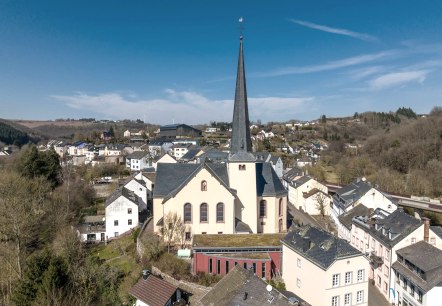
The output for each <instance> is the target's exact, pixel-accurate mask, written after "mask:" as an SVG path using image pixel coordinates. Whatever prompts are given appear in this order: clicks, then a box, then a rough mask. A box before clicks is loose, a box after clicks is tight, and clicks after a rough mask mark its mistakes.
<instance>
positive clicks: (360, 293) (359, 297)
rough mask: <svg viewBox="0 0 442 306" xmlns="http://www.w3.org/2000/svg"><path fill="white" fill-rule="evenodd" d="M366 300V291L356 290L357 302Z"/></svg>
mask: <svg viewBox="0 0 442 306" xmlns="http://www.w3.org/2000/svg"><path fill="white" fill-rule="evenodd" d="M363 301H364V291H362V290H361V291H358V292H356V303H362V302H363Z"/></svg>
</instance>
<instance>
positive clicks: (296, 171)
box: [282, 167, 304, 182]
mask: <svg viewBox="0 0 442 306" xmlns="http://www.w3.org/2000/svg"><path fill="white" fill-rule="evenodd" d="M298 176H304V171H303V170H302V169H300V168H298V167H293V168H292V169H290V170H289V171H287V172H286V173H284V175H283V176H282V178H283V179H284V180H286V181H288V182H291V181H292V180H293V179H294V178H296V177H298Z"/></svg>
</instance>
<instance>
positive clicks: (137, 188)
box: [123, 175, 148, 210]
mask: <svg viewBox="0 0 442 306" xmlns="http://www.w3.org/2000/svg"><path fill="white" fill-rule="evenodd" d="M123 187H124V188H126V189H128V190H130V191H132V192H133V193H134V194H135V195H136V196H137V197H138V198H139V199H141V200H142V201H143V203H141V206H142V208H144V207H146V205H147V199H148V191H147V186H146V182H145V181H144V180H143V179H142V178H140V177H139V175H136V176H135V177H131V178H129V179H127V180H126V181H125V182H124V184H123ZM142 210H143V209H142Z"/></svg>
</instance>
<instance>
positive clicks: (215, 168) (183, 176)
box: [153, 36, 287, 240]
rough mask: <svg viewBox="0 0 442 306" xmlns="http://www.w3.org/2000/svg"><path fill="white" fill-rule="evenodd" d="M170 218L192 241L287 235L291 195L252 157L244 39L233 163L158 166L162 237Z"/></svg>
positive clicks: (157, 213) (156, 210) (156, 217)
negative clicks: (205, 237) (181, 224)
mask: <svg viewBox="0 0 442 306" xmlns="http://www.w3.org/2000/svg"><path fill="white" fill-rule="evenodd" d="M169 213H176V214H177V215H178V216H179V217H180V218H181V219H182V220H183V222H184V224H186V233H185V237H186V240H191V239H192V237H193V235H196V234H245V233H253V234H256V233H281V232H285V231H286V228H287V191H286V190H285V188H284V187H283V185H282V183H281V181H280V180H279V178H278V175H277V174H276V172H275V170H274V169H273V168H272V165H271V164H270V163H267V162H263V160H258V159H257V158H256V156H255V155H254V154H253V153H252V141H251V138H250V123H249V112H248V103H247V90H246V77H245V69H244V54H243V38H242V36H241V37H240V44H239V56H238V68H237V79H236V90H235V101H234V110H233V122H232V138H231V143H230V153H229V155H228V158H227V160H225V161H222V162H219V161H218V162H211V161H210V160H207V159H206V160H204V161H202V162H201V163H199V164H184V163H176V164H158V167H157V176H156V185H155V190H154V195H153V222H154V225H155V231H156V232H161V228H162V226H163V224H164V217H165V216H166V215H167V214H169Z"/></svg>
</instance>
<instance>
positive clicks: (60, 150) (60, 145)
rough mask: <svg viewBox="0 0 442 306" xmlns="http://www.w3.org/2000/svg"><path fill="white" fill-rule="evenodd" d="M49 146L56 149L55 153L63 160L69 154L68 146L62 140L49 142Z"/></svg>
mask: <svg viewBox="0 0 442 306" xmlns="http://www.w3.org/2000/svg"><path fill="white" fill-rule="evenodd" d="M48 146H52V147H54V150H55V152H57V154H58V155H59V156H60V157H61V158H64V157H65V156H66V154H67V152H68V144H67V143H66V142H65V141H62V140H60V141H52V142H49V143H48Z"/></svg>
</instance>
